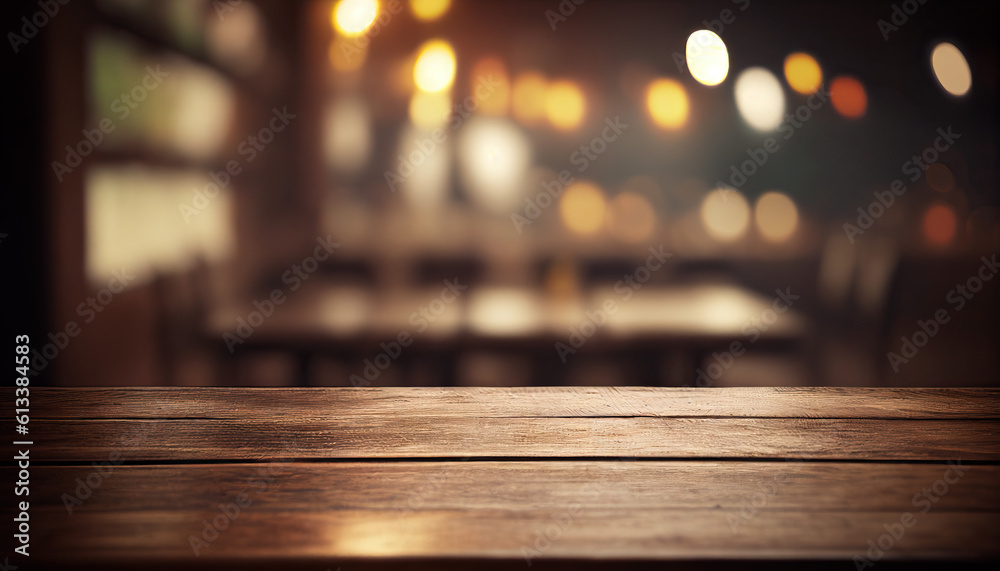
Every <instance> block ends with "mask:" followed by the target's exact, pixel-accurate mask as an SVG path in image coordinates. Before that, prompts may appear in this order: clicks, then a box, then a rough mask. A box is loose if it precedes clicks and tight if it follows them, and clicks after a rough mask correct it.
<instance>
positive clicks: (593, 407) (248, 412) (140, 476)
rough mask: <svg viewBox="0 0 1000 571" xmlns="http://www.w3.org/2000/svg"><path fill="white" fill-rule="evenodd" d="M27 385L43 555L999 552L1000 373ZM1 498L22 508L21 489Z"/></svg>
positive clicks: (797, 560) (494, 557)
mask: <svg viewBox="0 0 1000 571" xmlns="http://www.w3.org/2000/svg"><path fill="white" fill-rule="evenodd" d="M3 394H4V399H5V404H6V405H10V406H11V408H12V407H13V402H12V401H13V390H12V389H7V390H5V391H4V392H3ZM31 397H32V413H33V414H32V419H31V436H32V438H33V440H34V445H33V446H32V448H31V451H30V458H31V466H30V482H31V496H30V500H31V508H30V509H31V512H30V522H31V559H30V563H31V564H32V565H31V566H30V567H28V566H26V567H25V568H30V569H46V568H52V569H69V568H72V569H101V570H104V571H107V570H110V569H130V570H131V569H161V568H162V569H177V568H183V569H192V570H193V569H240V570H247V569H311V570H315V569H319V570H323V569H331V570H333V569H337V568H340V569H342V570H345V571H346V570H350V569H365V568H378V569H390V568H413V569H441V568H458V569H498V568H514V569H522V568H524V567H525V564H526V563H530V564H532V566H534V565H538V566H542V567H545V566H546V564H552V565H555V566H556V568H561V569H578V568H604V569H621V568H627V566H626V563H627V562H631V563H649V564H655V565H654V566H653V567H650V568H655V569H663V568H666V567H664V566H663V564H664V562H666V563H668V564H670V565H671V567H670V568H675V567H685V566H687V567H692V568H702V567H703V566H704V565H705V564H707V563H713V562H714V563H717V564H720V566H722V565H725V566H727V568H731V567H732V566H733V564H734V563H737V562H756V563H760V564H761V567H760V568H764V567H766V568H768V569H772V568H775V567H778V568H788V569H800V568H801V566H802V564H803V562H806V563H818V562H819V563H826V564H827V565H829V566H830V567H832V568H837V569H847V568H854V567H855V565H856V564H857V561H858V560H859V559H857V558H860V559H861V560H862V561H871V562H874V561H876V560H878V565H879V568H881V567H882V566H889V567H891V566H892V564H893V563H900V562H903V563H913V562H932V563H933V564H934V565H940V564H941V562H942V561H943V560H964V563H965V564H967V565H971V566H972V567H977V566H978V567H981V568H990V567H989V563H988V560H989V559H993V560H995V559H996V558H998V557H1000V533H998V531H997V529H998V525H1000V477H998V476H1000V467H998V465H997V464H998V462H1000V390H997V389H859V388H851V389H842V388H838V389H833V388H829V389H827V388H803V389H761V388H742V389H740V388H716V389H669V388H641V387H629V388H614V387H610V388H609V387H565V388H506V389H499V388H367V389H353V388H331V389H235V388H229V389H226V388H211V389H181V388H164V389H158V388H134V389H44V388H43V389H35V388H32V390H31ZM2 422H5V423H6V426H5V427H4V428H5V429H10V428H12V427H11V426H10V425H11V421H10V420H7V421H2ZM8 433H12V431H10V430H8ZM94 463H97V464H96V466H95V464H94ZM101 463H104V464H101ZM102 466H103V467H102ZM5 473H6V474H7V479H8V480H9V482H8V483H10V484H12V483H13V482H12V481H10V480H12V479H13V477H14V470H6V471H5ZM95 474H96V475H95ZM8 489H11V488H10V487H9V488H8ZM67 497H71V498H77V499H76V500H75V501H71V502H70V503H69V504H67V501H66V498H67ZM2 501H3V505H4V506H5V509H6V510H8V511H7V513H10V511H12V509H13V506H14V502H15V498H14V496H13V495H12V494H6V495H4V499H3V500H2ZM67 505H69V506H70V507H71V508H72V514H70V513H67ZM925 508H926V509H925ZM5 521H6V522H7V525H8V526H11V518H10V517H9V516H8V517H7V518H5ZM900 522H902V523H900ZM887 534H890V535H888V536H887ZM892 534H895V535H896V536H897V537H893V536H892ZM871 545H875V546H876V547H875V548H874V550H872V549H873V548H872V547H871ZM879 545H881V546H882V547H881V548H879V547H878V546H879ZM10 561H11V563H14V564H18V565H20V564H22V563H24V564H25V565H26V563H27V561H25V560H23V558H22V559H17V558H14V557H12V558H11V559H10ZM12 568H13V567H12ZM644 568H645V567H644ZM754 568H757V567H754Z"/></svg>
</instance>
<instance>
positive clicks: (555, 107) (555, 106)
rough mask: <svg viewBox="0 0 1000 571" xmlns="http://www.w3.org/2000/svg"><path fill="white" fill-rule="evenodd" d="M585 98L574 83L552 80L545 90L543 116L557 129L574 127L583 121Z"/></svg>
mask: <svg viewBox="0 0 1000 571" xmlns="http://www.w3.org/2000/svg"><path fill="white" fill-rule="evenodd" d="M585 111H586V100H585V99H584V96H583V91H582V90H581V89H580V87H579V86H577V84H576V83H574V82H572V81H568V80H560V81H553V82H552V83H550V84H549V86H548V88H547V89H546V90H545V116H546V117H548V119H549V123H551V124H552V126H553V127H555V128H557V129H564V130H569V129H575V128H576V127H579V126H580V123H581V122H582V121H583V115H584V113H585Z"/></svg>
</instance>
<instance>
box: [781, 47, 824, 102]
mask: <svg viewBox="0 0 1000 571" xmlns="http://www.w3.org/2000/svg"><path fill="white" fill-rule="evenodd" d="M785 80H786V81H788V85H790V86H791V87H792V89H794V90H795V91H797V92H799V93H801V94H803V95H809V94H811V93H816V92H817V91H818V90H819V87H820V85H822V84H823V70H822V68H820V67H819V63H818V62H817V61H816V59H815V58H814V57H812V56H811V55H809V54H806V53H802V52H797V53H794V54H791V55H789V56H788V57H787V58H785Z"/></svg>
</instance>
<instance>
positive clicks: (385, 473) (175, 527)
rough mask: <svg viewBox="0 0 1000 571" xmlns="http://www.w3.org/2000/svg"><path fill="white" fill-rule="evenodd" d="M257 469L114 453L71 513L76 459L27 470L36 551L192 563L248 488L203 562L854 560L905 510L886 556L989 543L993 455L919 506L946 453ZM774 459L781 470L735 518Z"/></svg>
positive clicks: (970, 552) (962, 550) (998, 520)
mask: <svg viewBox="0 0 1000 571" xmlns="http://www.w3.org/2000/svg"><path fill="white" fill-rule="evenodd" d="M272 467H274V466H272ZM260 468H261V466H251V465H223V466H176V467H162V466H143V467H118V468H116V469H115V471H114V472H113V473H112V474H111V475H109V476H108V478H107V479H106V480H105V481H104V482H103V483H102V484H101V485H100V486H98V487H97V489H96V491H95V492H94V495H93V496H92V497H90V498H88V499H87V500H86V502H85V503H84V504H83V505H81V506H77V507H76V508H75V511H74V513H73V514H72V515H68V514H67V513H66V510H65V509H64V507H63V505H62V503H61V500H60V499H59V497H60V496H61V492H60V491H59V490H66V489H67V487H68V486H72V485H73V481H75V478H78V477H82V478H86V476H87V474H86V470H84V469H83V468H67V467H42V468H37V469H36V472H35V473H36V474H37V476H36V481H37V482H38V484H37V485H38V486H39V488H38V490H39V491H40V493H39V494H38V496H40V497H41V498H42V499H41V502H39V503H38V504H36V506H35V509H34V511H33V514H34V519H33V521H36V522H37V528H36V529H37V532H36V536H35V537H36V538H38V540H37V541H36V544H35V549H36V550H37V551H36V553H41V554H44V556H46V557H54V558H58V557H59V556H60V555H61V554H66V556H67V557H69V556H72V557H73V558H77V559H76V560H84V561H88V560H89V561H109V560H111V561H113V560H116V559H117V560H125V559H129V560H132V561H135V562H149V561H174V562H179V563H183V562H186V561H188V560H194V559H196V556H195V555H194V552H193V551H192V549H191V546H190V537H191V536H192V535H194V536H195V537H198V536H200V535H201V534H202V532H203V530H204V525H205V524H204V521H206V520H209V519H214V518H215V517H216V516H219V515H220V514H221V511H220V510H219V504H228V503H230V502H233V501H235V500H236V498H237V496H238V495H239V494H241V493H247V495H248V498H249V499H250V502H249V505H246V506H245V507H244V508H243V509H242V510H241V511H240V513H239V515H238V516H237V517H235V518H233V519H232V520H231V522H229V523H228V524H227V525H226V526H225V527H226V529H224V530H222V532H221V533H220V534H219V536H218V539H215V540H213V541H211V542H208V544H207V545H206V546H202V548H201V549H199V555H198V556H197V558H199V559H208V560H211V561H221V560H222V559H230V560H231V561H230V562H231V563H232V562H233V561H232V560H235V561H236V562H237V563H238V562H239V561H241V560H245V559H247V558H258V557H260V558H284V559H283V560H284V561H285V563H286V564H288V563H291V562H295V561H296V560H297V559H299V558H306V557H312V558H317V557H320V558H330V559H338V558H345V557H363V558H366V557H377V558H390V559H391V558H401V557H434V558H449V557H473V558H487V559H490V558H507V559H522V561H523V558H524V556H525V554H529V555H532V557H539V558H541V559H552V558H584V559H611V558H628V559H677V558H683V559H689V558H703V557H707V558H722V559H731V558H751V559H761V558H775V559H787V558H801V559H830V558H840V559H850V558H852V557H853V556H854V555H864V553H865V551H866V550H867V548H868V545H867V541H868V540H869V539H872V540H878V538H879V537H880V536H881V535H883V534H884V533H885V528H884V526H885V525H886V524H889V525H892V524H894V523H896V522H899V521H900V519H901V517H902V514H903V513H907V512H908V513H912V514H914V518H915V519H916V523H915V524H914V525H912V526H911V527H909V528H906V529H905V533H904V536H903V537H902V538H901V539H900V540H899V541H898V542H895V545H894V547H893V548H892V549H891V550H889V551H888V552H887V553H886V555H885V559H886V560H897V559H903V558H912V557H930V558H941V557H946V558H954V557H959V556H961V557H997V556H1000V542H998V541H997V540H998V539H1000V535H998V531H997V524H1000V501H998V498H1000V480H998V479H997V477H996V476H997V472H998V470H1000V468H998V467H995V466H971V467H969V469H968V470H967V471H965V472H964V475H962V476H961V477H960V478H958V479H957V481H954V483H953V484H951V485H949V486H948V487H947V489H942V494H941V495H940V497H939V501H938V502H935V503H934V504H933V505H932V507H931V509H930V510H929V511H928V512H927V513H921V510H920V507H921V505H915V504H914V500H913V495H914V494H918V493H920V492H921V490H922V489H924V488H931V489H933V487H934V486H935V485H936V484H935V482H937V481H938V480H941V479H942V478H943V477H944V476H945V475H946V471H947V470H948V468H949V467H948V466H947V465H904V464H896V465H878V464H847V463H844V464H829V465H820V464H812V463H767V464H765V463H759V462H755V463H744V462H729V463H711V462H707V463H697V464H691V463H683V462H678V463H662V462H620V463H616V462H593V461H590V462H502V463H498V462H483V463H479V462H452V463H438V462H418V463H412V462H410V463H384V464H376V465H372V464H366V463H352V464H309V463H291V464H282V465H280V466H277V469H274V470H268V473H269V474H270V475H271V476H272V477H273V480H272V481H270V482H267V483H266V487H260V486H259V485H257V486H253V485H251V484H250V483H249V482H251V481H253V480H255V479H259V478H260V472H259V469H260ZM782 473H784V474H786V475H787V476H788V477H787V479H786V481H785V482H782V483H781V484H780V485H779V486H778V487H777V488H776V489H775V490H774V492H773V493H771V494H770V495H768V497H766V498H765V499H763V500H762V501H760V502H757V503H758V507H756V508H755V511H754V512H752V513H751V514H750V516H748V517H747V518H746V520H745V521H742V522H741V523H739V524H738V525H736V526H734V524H733V523H732V522H733V519H734V518H735V517H739V516H740V510H741V509H742V508H744V507H745V506H746V502H753V501H754V500H753V495H754V494H756V493H758V491H759V489H760V488H761V487H762V486H764V485H766V484H767V483H769V482H773V481H774V478H775V477H776V476H777V475H779V474H782ZM442 475H444V476H442ZM950 479H952V480H955V476H954V474H952V475H951V477H950ZM248 488H251V489H248ZM69 493H72V490H70V492H69ZM415 497H416V498H419V499H420V502H419V503H415V502H413V499H414V498H415ZM36 501H37V500H36ZM748 513H749V512H748ZM734 527H735V529H734ZM546 532H549V534H550V536H551V539H550V540H540V539H539V538H540V537H543V536H544V534H545V533H546ZM262 538H267V540H262ZM531 549H534V550H535V551H530V550H531Z"/></svg>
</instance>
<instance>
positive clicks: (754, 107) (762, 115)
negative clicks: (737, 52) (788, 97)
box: [736, 67, 785, 131]
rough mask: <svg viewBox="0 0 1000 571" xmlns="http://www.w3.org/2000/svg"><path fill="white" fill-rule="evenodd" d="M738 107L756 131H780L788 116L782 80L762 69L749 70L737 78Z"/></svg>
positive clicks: (744, 118) (753, 68) (745, 119)
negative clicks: (779, 80)
mask: <svg viewBox="0 0 1000 571" xmlns="http://www.w3.org/2000/svg"><path fill="white" fill-rule="evenodd" d="M736 107H737V108H738V109H739V110H740V115H741V116H742V117H743V120H744V121H746V122H747V124H749V125H750V126H751V127H753V128H754V129H757V130H758V131H772V130H774V129H777V128H778V126H779V125H781V120H782V117H783V116H784V114H785V93H784V91H782V89H781V83H779V82H778V78H776V77H774V74H773V73H771V72H770V71H768V70H766V69H764V68H762V67H752V68H750V69H747V70H745V71H744V72H743V73H741V74H740V76H739V77H738V78H736Z"/></svg>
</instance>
